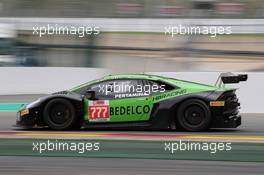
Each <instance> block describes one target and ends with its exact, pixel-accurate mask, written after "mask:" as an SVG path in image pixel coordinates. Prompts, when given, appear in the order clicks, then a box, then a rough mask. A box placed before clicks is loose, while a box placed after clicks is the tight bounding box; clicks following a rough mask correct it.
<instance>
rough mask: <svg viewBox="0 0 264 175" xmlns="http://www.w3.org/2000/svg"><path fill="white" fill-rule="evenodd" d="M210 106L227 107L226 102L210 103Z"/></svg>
mask: <svg viewBox="0 0 264 175" xmlns="http://www.w3.org/2000/svg"><path fill="white" fill-rule="evenodd" d="M210 106H225V101H210Z"/></svg>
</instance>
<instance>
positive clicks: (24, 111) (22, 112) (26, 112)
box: [20, 109, 29, 116]
mask: <svg viewBox="0 0 264 175" xmlns="http://www.w3.org/2000/svg"><path fill="white" fill-rule="evenodd" d="M28 113H29V110H28V109H23V110H22V111H20V116H24V115H26V114H28Z"/></svg>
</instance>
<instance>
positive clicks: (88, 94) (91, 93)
mask: <svg viewBox="0 0 264 175" xmlns="http://www.w3.org/2000/svg"><path fill="white" fill-rule="evenodd" d="M85 97H86V98H87V99H89V100H93V99H95V91H91V90H88V91H86V92H85Z"/></svg>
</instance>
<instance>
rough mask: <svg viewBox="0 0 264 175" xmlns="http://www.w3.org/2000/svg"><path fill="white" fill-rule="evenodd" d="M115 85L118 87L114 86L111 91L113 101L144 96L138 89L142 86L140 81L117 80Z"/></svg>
mask: <svg viewBox="0 0 264 175" xmlns="http://www.w3.org/2000/svg"><path fill="white" fill-rule="evenodd" d="M117 85H118V87H116V86H115V88H114V91H113V95H114V98H115V99H120V98H132V97H141V96H145V94H144V92H143V90H142V89H140V87H141V86H142V85H143V83H142V81H141V80H136V79H135V80H133V79H131V80H130V79H127V80H126V79H124V80H119V81H118V82H117Z"/></svg>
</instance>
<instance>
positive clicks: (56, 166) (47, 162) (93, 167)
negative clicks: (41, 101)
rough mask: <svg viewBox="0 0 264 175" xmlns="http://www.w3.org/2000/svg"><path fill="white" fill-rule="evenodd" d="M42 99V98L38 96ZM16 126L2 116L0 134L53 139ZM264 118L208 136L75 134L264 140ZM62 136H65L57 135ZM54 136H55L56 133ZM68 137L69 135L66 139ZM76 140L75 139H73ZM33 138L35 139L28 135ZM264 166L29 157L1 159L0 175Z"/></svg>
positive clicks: (187, 174)
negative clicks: (37, 135) (15, 133)
mask: <svg viewBox="0 0 264 175" xmlns="http://www.w3.org/2000/svg"><path fill="white" fill-rule="evenodd" d="M39 96H40V95H39ZM36 97H38V95H35V96H19V97H13V96H5V97H3V96H1V97H0V103H10V102H11V103H12V102H16V103H19V102H29V101H32V100H33V99H35V98H36ZM14 122H15V112H7V111H5V112H3V111H2V112H0V133H5V132H6V133H9V132H23V134H24V133H26V134H27V133H31V134H32V133H35V132H38V133H42V134H44V135H51V134H54V132H51V131H48V130H45V129H33V130H23V129H17V128H15V127H13V126H12V125H13V124H14ZM263 123H264V115H263V114H243V115H242V125H241V126H240V127H239V128H235V129H212V130H210V131H209V132H199V133H190V132H175V131H173V132H171V131H151V132H146V131H131V130H130V131H117V130H109V131H102V130H80V131H77V132H74V134H77V135H83V136H84V137H86V136H87V134H90V135H93V136H96V137H97V136H98V137H100V134H102V133H103V134H106V135H107V139H112V138H114V137H113V135H115V136H116V135H119V136H120V135H123V137H130V136H131V135H132V138H135V137H133V136H136V137H137V138H139V137H141V136H142V138H143V139H148V138H149V139H153V138H154V137H151V136H161V137H164V136H171V135H172V136H174V135H185V134H187V135H191V136H192V135H194V136H212V137H215V138H216V139H217V137H216V136H221V137H224V138H225V137H228V136H231V137H230V139H231V140H233V139H234V140H235V138H241V137H245V138H251V137H255V136H256V137H259V138H260V140H261V141H263V140H264V126H263ZM58 134H59V136H60V135H62V136H63V133H61V132H60V133H58ZM55 136H58V135H56V132H55ZM66 136H67V135H66ZM71 136H75V135H71ZM29 137H32V138H34V137H35V136H34V135H29ZM263 172H264V163H256V162H224V161H190V160H189V161H186V160H151V159H125V158H122V159H120V158H111V159H110V158H81V157H76V158H75V157H30V156H19V157H17V156H0V174H7V175H9V174H14V175H15V174H29V175H31V174H34V175H35V174H36V175H37V174H64V175H67V174H71V175H72V174H93V175H95V174H128V175H129V174H133V175H134V174H183V175H191V174H201V175H209V174H216V175H222V174H223V175H226V174H232V175H238V174H239V175H244V174H245V175H246V174H251V175H254V174H259V175H260V174H263Z"/></svg>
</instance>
